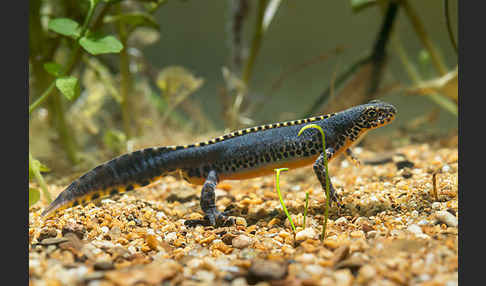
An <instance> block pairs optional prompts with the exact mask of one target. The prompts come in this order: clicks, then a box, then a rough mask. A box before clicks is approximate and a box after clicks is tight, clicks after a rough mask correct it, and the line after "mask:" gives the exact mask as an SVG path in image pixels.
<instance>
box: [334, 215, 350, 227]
mask: <svg viewBox="0 0 486 286" xmlns="http://www.w3.org/2000/svg"><path fill="white" fill-rule="evenodd" d="M334 223H335V224H337V225H345V224H348V219H346V218H345V217H343V216H342V217H340V218H338V219H337V220H336V221H335V222H334Z"/></svg>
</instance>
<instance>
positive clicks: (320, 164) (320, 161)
mask: <svg viewBox="0 0 486 286" xmlns="http://www.w3.org/2000/svg"><path fill="white" fill-rule="evenodd" d="M334 153H335V152H334V149H333V148H327V149H326V154H327V162H329V161H330V160H331V158H332V156H333V155H334ZM323 155H324V154H323V153H321V155H319V157H318V158H317V160H316V161H315V162H314V173H315V174H316V176H317V179H318V180H319V182H320V183H321V186H322V189H323V190H324V192H325V191H326V167H325V165H324V156H323ZM328 176H329V174H328ZM329 195H330V197H331V202H332V201H334V202H336V204H337V205H338V207H339V205H340V204H339V196H338V195H337V193H336V190H334V187H333V185H332V183H331V178H329ZM327 199H329V198H327Z"/></svg>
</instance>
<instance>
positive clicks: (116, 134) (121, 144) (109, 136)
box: [103, 129, 127, 153]
mask: <svg viewBox="0 0 486 286" xmlns="http://www.w3.org/2000/svg"><path fill="white" fill-rule="evenodd" d="M103 143H104V144H105V145H106V147H108V149H110V150H111V151H113V152H114V153H122V152H124V151H125V150H126V144H127V136H126V135H125V133H123V132H121V131H118V130H114V129H109V130H107V131H106V132H105V134H104V136H103Z"/></svg>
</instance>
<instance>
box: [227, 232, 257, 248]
mask: <svg viewBox="0 0 486 286" xmlns="http://www.w3.org/2000/svg"><path fill="white" fill-rule="evenodd" d="M251 243H252V239H251V238H250V237H248V236H246V235H243V234H242V235H238V236H237V237H235V238H233V240H231V244H232V245H233V247H234V248H238V249H243V248H245V247H248V246H249V245H250V244H251Z"/></svg>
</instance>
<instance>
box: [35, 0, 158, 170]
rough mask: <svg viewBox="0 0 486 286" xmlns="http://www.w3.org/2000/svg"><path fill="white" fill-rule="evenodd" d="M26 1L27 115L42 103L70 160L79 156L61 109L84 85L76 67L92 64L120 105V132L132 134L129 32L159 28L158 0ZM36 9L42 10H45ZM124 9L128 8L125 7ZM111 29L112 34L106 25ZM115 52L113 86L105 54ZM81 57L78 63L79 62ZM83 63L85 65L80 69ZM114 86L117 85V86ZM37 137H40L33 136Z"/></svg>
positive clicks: (73, 161)
mask: <svg viewBox="0 0 486 286" xmlns="http://www.w3.org/2000/svg"><path fill="white" fill-rule="evenodd" d="M31 2H32V3H31V5H29V49H30V53H29V54H30V58H29V65H30V69H29V70H30V85H31V88H30V93H31V94H30V102H31V103H30V105H29V115H32V112H34V111H35V110H36V109H38V108H39V107H40V106H42V105H46V107H47V109H48V113H47V114H48V117H49V118H48V119H49V121H48V122H49V124H51V126H53V127H55V128H56V131H57V135H58V136H57V137H58V138H59V141H60V143H61V145H62V147H63V149H64V151H65V152H66V154H67V157H68V158H69V160H70V162H71V163H73V164H77V163H79V162H80V160H79V159H80V155H79V151H78V148H79V146H78V145H79V144H78V142H76V141H79V140H77V138H78V137H77V136H76V135H77V134H74V133H75V131H76V129H75V128H72V127H73V126H71V125H70V124H71V123H69V122H68V120H67V118H66V117H67V115H66V114H67V113H66V109H67V108H68V107H71V106H72V105H73V103H76V102H78V98H79V97H80V94H81V90H82V89H84V87H83V83H82V78H80V76H81V74H80V72H81V71H86V69H92V70H94V71H95V72H96V74H97V75H98V77H99V78H100V80H101V81H103V82H105V83H110V84H109V85H106V86H107V89H108V93H110V94H111V95H113V97H114V98H115V99H116V102H117V103H118V104H119V105H120V107H121V115H122V116H121V117H122V123H123V133H124V136H126V137H127V138H128V139H129V138H130V137H131V136H133V131H132V122H131V121H132V118H133V117H134V116H135V115H136V114H134V112H133V104H131V100H133V99H131V98H130V97H133V96H134V95H133V92H132V86H133V82H132V81H133V78H132V75H131V72H130V71H129V65H130V62H131V60H130V55H129V54H128V51H127V47H128V46H129V45H130V43H129V41H128V40H129V37H130V35H131V34H132V33H133V32H134V31H135V30H136V29H137V28H139V27H148V28H150V29H153V30H155V31H157V32H158V31H159V26H158V24H157V22H156V21H155V19H154V18H153V17H152V14H153V13H154V12H155V11H156V10H157V9H158V8H159V7H160V6H162V4H164V3H166V1H163V0H153V1H144V2H143V3H138V2H139V1H119V0H84V1H73V2H62V3H57V2H55V1H41V0H33V1H31ZM42 11H48V12H47V13H45V12H42ZM128 11H129V12H128ZM113 30H114V31H115V32H116V33H117V34H113V32H112V31H113ZM107 54H112V55H113V54H115V55H118V56H119V57H118V59H119V68H120V75H121V78H120V84H119V88H118V87H116V88H115V86H116V85H114V84H113V83H112V76H111V73H113V71H112V70H110V69H109V68H107V64H106V60H107V58H106V57H105V55H107ZM83 63H84V66H81V64H83ZM83 68H85V69H83ZM118 89H119V91H118ZM36 140H41V139H36Z"/></svg>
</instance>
